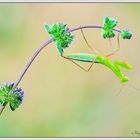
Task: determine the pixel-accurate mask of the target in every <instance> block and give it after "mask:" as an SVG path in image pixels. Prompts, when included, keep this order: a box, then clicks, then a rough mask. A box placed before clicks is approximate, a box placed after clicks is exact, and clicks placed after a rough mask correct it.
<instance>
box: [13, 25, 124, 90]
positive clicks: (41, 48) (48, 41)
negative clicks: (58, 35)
mask: <svg viewBox="0 0 140 140" xmlns="http://www.w3.org/2000/svg"><path fill="white" fill-rule="evenodd" d="M82 28H96V29H103V27H102V26H98V25H83V26H79V27H76V28H73V29H69V30H68V31H69V32H73V31H76V30H79V29H82ZM113 30H114V31H116V32H119V33H120V32H121V30H118V29H113ZM51 42H53V40H52V39H49V40H47V41H45V42H44V43H43V44H42V45H41V46H40V47H39V48H38V49H37V50H36V51H35V53H34V54H33V56H32V57H31V58H30V60H29V62H28V63H27V65H26V66H25V68H24V69H23V71H22V73H21V75H20V77H19V79H18V80H17V82H16V83H15V85H14V87H13V88H16V87H17V86H18V84H19V83H20V81H21V80H22V78H23V76H24V75H25V73H26V71H27V70H28V68H29V67H30V65H31V64H32V62H33V61H34V59H35V58H36V57H37V55H38V54H39V53H40V52H41V50H43V48H45V47H46V46H47V45H49V44H50V43H51Z"/></svg>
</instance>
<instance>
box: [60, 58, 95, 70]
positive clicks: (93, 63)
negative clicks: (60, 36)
mask: <svg viewBox="0 0 140 140" xmlns="http://www.w3.org/2000/svg"><path fill="white" fill-rule="evenodd" d="M62 57H63V58H65V59H67V60H69V61H71V62H72V63H74V64H75V65H76V66H78V67H79V68H81V69H82V70H84V71H85V72H89V71H90V70H91V68H92V67H93V65H94V63H95V59H94V60H93V62H92V64H91V65H90V66H89V68H88V69H85V68H84V67H83V66H81V65H79V64H78V63H76V62H75V61H73V60H72V59H70V58H67V57H65V56H62Z"/></svg>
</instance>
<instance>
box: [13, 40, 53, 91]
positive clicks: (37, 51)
mask: <svg viewBox="0 0 140 140" xmlns="http://www.w3.org/2000/svg"><path fill="white" fill-rule="evenodd" d="M52 41H53V40H52V39H48V40H47V41H45V42H44V43H43V44H42V45H40V47H39V48H38V49H37V50H36V51H35V53H34V54H33V56H32V57H31V58H30V60H29V62H28V63H27V65H26V66H25V68H24V69H23V71H22V73H21V75H20V77H19V79H18V80H17V82H16V83H15V85H14V87H13V88H15V87H17V86H18V84H19V83H20V81H21V80H22V78H23V76H24V75H25V73H26V71H27V70H28V68H29V67H30V65H31V64H32V62H33V61H34V59H35V58H36V57H37V55H38V54H39V53H40V52H41V50H43V48H45V47H46V46H47V45H48V44H50V43H51V42H52Z"/></svg>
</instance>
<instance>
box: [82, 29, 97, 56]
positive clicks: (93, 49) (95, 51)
mask: <svg viewBox="0 0 140 140" xmlns="http://www.w3.org/2000/svg"><path fill="white" fill-rule="evenodd" d="M81 33H82V36H83V38H84V40H85V42H86V44H87V46H88V47H89V48H90V49H91V50H92V51H93V52H94V53H97V54H99V51H98V50H97V49H95V48H94V47H91V46H90V44H89V43H88V41H87V39H86V37H85V34H84V31H83V29H82V28H81Z"/></svg>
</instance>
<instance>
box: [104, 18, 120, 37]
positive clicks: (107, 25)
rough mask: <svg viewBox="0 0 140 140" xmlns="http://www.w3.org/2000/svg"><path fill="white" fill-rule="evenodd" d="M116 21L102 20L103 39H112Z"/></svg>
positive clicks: (111, 19)
mask: <svg viewBox="0 0 140 140" xmlns="http://www.w3.org/2000/svg"><path fill="white" fill-rule="evenodd" d="M117 23H118V22H117V21H116V20H115V19H113V18H110V17H105V18H104V25H103V32H102V36H103V38H113V37H114V36H115V33H114V32H113V28H114V27H115V26H117Z"/></svg>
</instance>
